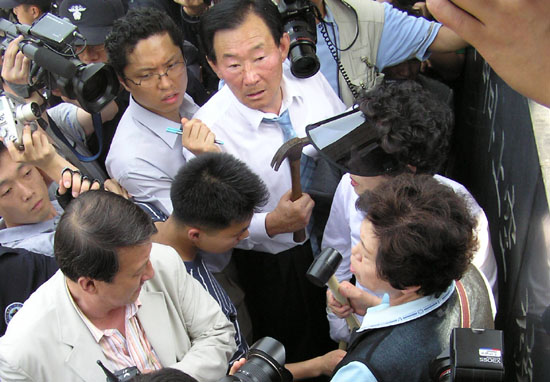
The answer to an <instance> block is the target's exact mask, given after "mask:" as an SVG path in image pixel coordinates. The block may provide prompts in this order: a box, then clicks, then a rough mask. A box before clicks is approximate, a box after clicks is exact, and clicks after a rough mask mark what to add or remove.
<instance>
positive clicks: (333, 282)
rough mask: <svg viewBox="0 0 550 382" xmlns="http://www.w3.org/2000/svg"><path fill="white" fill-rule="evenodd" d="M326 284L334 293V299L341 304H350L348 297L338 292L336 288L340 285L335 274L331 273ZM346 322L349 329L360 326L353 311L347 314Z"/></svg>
mask: <svg viewBox="0 0 550 382" xmlns="http://www.w3.org/2000/svg"><path fill="white" fill-rule="evenodd" d="M327 285H328V287H329V289H330V291H331V292H332V294H333V295H334V298H335V299H336V301H338V302H339V303H340V304H343V305H350V303H349V301H348V299H347V298H345V297H344V296H342V295H341V294H340V292H338V288H339V287H340V284H339V283H338V279H336V276H334V275H332V276H331V277H330V279H328V282H327ZM346 322H347V323H348V327H349V329H350V330H353V329H356V328H359V327H360V326H361V324H360V323H359V320H358V319H357V317H355V313H352V314H350V315H349V316H347V317H346Z"/></svg>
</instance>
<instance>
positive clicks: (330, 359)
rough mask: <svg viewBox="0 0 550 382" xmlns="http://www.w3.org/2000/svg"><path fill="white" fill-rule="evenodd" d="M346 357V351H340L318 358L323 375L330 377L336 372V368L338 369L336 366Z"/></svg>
mask: <svg viewBox="0 0 550 382" xmlns="http://www.w3.org/2000/svg"><path fill="white" fill-rule="evenodd" d="M345 356H346V351H345V350H341V349H338V350H333V351H330V352H328V353H327V354H325V355H322V356H320V357H317V358H319V361H320V362H319V365H320V368H321V373H322V374H324V375H327V376H329V377H330V376H331V375H332V373H333V372H334V368H335V367H336V365H338V364H339V363H340V362H341V361H342V359H344V357H345Z"/></svg>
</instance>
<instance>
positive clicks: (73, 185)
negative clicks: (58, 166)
mask: <svg viewBox="0 0 550 382" xmlns="http://www.w3.org/2000/svg"><path fill="white" fill-rule="evenodd" d="M69 188H70V189H71V194H72V196H73V198H76V197H78V195H80V194H82V193H83V192H86V191H89V190H99V189H100V188H101V183H100V182H99V180H97V179H94V180H93V181H92V180H90V179H89V178H88V177H87V176H86V175H82V174H81V173H80V171H78V170H73V169H69V168H66V169H64V170H63V172H62V173H61V180H60V181H59V189H58V191H57V192H58V194H59V195H64V194H65V193H66V192H67V190H68V189H69Z"/></svg>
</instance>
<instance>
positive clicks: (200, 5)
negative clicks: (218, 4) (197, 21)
mask: <svg viewBox="0 0 550 382" xmlns="http://www.w3.org/2000/svg"><path fill="white" fill-rule="evenodd" d="M174 3H178V4H180V5H181V6H182V7H183V10H184V11H185V13H187V14H188V15H189V16H195V17H198V16H200V15H202V14H203V13H204V12H205V11H206V10H207V9H208V5H206V4H205V3H204V0H174Z"/></svg>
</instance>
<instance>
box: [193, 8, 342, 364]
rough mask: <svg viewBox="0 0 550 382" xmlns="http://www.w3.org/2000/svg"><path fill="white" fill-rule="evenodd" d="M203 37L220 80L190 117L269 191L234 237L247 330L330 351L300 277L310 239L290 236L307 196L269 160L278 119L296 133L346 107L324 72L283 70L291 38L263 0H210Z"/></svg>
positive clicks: (278, 134)
mask: <svg viewBox="0 0 550 382" xmlns="http://www.w3.org/2000/svg"><path fill="white" fill-rule="evenodd" d="M201 39H202V42H203V46H204V47H205V51H206V53H207V58H208V60H209V62H210V65H211V66H212V68H213V69H214V71H215V72H216V73H217V75H218V76H219V77H220V78H221V79H222V80H223V81H224V82H225V85H224V87H223V88H222V89H220V90H219V91H218V93H217V94H215V95H214V96H213V97H212V98H211V99H210V101H208V102H207V103H206V104H205V105H204V106H203V107H202V108H201V109H200V110H199V112H198V113H197V114H196V115H195V117H196V118H200V119H201V120H202V121H203V122H204V123H206V124H207V125H208V126H209V127H210V128H211V129H212V131H213V132H214V133H215V134H216V137H218V138H219V139H221V140H222V141H223V142H224V145H223V147H222V150H224V151H227V152H229V153H231V154H233V155H235V156H236V157H238V158H240V159H241V160H243V161H245V162H246V163H247V164H248V165H249V166H250V167H251V169H252V170H253V171H254V172H256V173H257V174H258V175H259V176H260V177H261V178H262V180H263V181H264V182H265V183H266V185H267V187H268V190H269V192H270V198H269V201H268V203H267V204H266V206H265V207H264V208H262V210H261V212H259V213H256V214H255V215H254V217H253V218H252V222H251V224H250V228H249V231H250V237H249V238H248V239H247V240H245V241H244V242H243V243H242V245H241V248H245V249H246V250H244V251H242V250H236V251H235V258H236V260H237V265H238V268H239V274H240V280H241V282H243V287H244V289H245V292H246V295H247V303H248V308H249V310H250V313H251V317H252V323H253V330H254V337H255V338H258V337H261V336H264V335H271V336H273V337H275V338H277V339H278V340H280V341H281V342H282V343H283V344H284V345H285V346H286V348H287V361H289V362H293V361H299V360H303V359H306V358H311V357H313V356H315V355H318V354H317V353H319V354H321V353H322V352H323V351H325V350H328V348H330V346H331V342H330V340H329V339H328V338H326V337H327V336H326V333H323V332H322V330H324V328H326V327H327V325H326V321H325V320H324V319H323V318H322V317H320V315H321V316H322V315H323V311H324V301H323V299H322V296H320V295H319V292H320V290H317V289H315V287H314V286H312V285H310V284H308V281H307V280H306V279H305V277H304V275H305V272H306V270H307V268H308V267H309V265H310V263H311V261H312V254H311V247H310V244H309V242H308V241H306V242H305V243H295V242H294V241H293V238H292V232H294V231H296V230H298V229H301V228H305V227H306V226H307V224H308V222H309V218H310V216H311V212H312V209H313V205H314V202H313V200H312V199H311V197H310V196H309V195H307V194H303V195H302V197H301V198H299V199H298V200H296V201H291V200H290V191H289V190H290V188H291V181H290V170H289V166H288V165H287V164H286V163H283V165H282V166H281V168H280V169H279V171H278V172H275V171H273V169H272V168H271V166H270V163H271V159H272V158H273V155H274V154H275V152H276V151H277V149H278V148H279V147H280V146H281V145H282V144H283V143H284V141H285V140H286V139H285V135H287V136H288V132H287V133H285V132H284V131H283V126H282V125H283V124H284V123H286V122H288V120H289V121H290V122H291V124H292V127H293V130H294V133H295V135H296V136H298V137H303V136H305V127H306V125H308V124H310V123H313V122H317V121H319V120H322V119H325V118H328V117H331V116H333V115H334V114H337V113H339V112H341V111H343V110H344V108H345V106H344V105H343V103H342V102H341V101H340V100H339V99H338V96H337V95H336V94H335V93H334V91H333V90H332V89H331V87H330V85H329V84H328V82H327V81H326V79H325V78H324V77H323V76H322V75H321V74H319V73H318V74H316V75H314V76H313V77H310V78H307V79H298V78H295V77H294V76H293V75H292V74H291V73H290V70H289V67H288V66H287V64H286V63H284V61H285V60H286V57H287V55H288V50H289V45H290V39H289V36H288V34H286V33H283V26H282V22H281V18H280V15H279V12H278V11H277V8H276V6H275V5H274V4H273V3H272V2H270V1H267V0H256V1H255V0H238V1H228V2H221V3H219V4H216V5H215V6H214V7H212V8H211V9H210V10H209V11H208V12H206V14H205V15H203V18H202V21H201ZM285 118H288V119H287V121H286V122H285V121H284V120H285ZM274 119H281V120H280V121H279V122H273V120H274ZM308 149H311V150H310V151H308ZM304 153H305V154H310V155H314V150H313V148H311V147H310V148H306V149H305V150H304Z"/></svg>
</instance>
